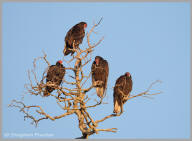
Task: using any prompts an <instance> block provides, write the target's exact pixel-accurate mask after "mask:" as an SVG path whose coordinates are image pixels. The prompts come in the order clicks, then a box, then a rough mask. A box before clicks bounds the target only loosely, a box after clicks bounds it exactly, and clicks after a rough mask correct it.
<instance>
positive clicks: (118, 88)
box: [113, 72, 133, 114]
mask: <svg viewBox="0 0 192 141" xmlns="http://www.w3.org/2000/svg"><path fill="white" fill-rule="evenodd" d="M132 85H133V82H132V78H131V74H130V73H129V72H126V73H125V74H124V75H122V76H120V77H119V78H118V79H117V80H116V83H115V87H114V93H113V102H114V110H113V112H114V113H116V114H118V113H120V110H121V113H123V104H125V102H126V101H127V99H128V97H129V96H130V92H131V90H132Z"/></svg>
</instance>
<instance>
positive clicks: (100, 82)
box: [91, 56, 109, 98]
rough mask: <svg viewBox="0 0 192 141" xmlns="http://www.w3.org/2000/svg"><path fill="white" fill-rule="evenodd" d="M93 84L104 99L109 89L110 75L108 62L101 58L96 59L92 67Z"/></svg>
mask: <svg viewBox="0 0 192 141" xmlns="http://www.w3.org/2000/svg"><path fill="white" fill-rule="evenodd" d="M91 72H92V84H93V85H95V87H96V92H97V95H98V96H99V97H101V98H102V97H103V96H104V93H105V90H106V88H107V80H108V74H109V66H108V62H107V60H104V59H103V58H102V57H100V56H96V57H95V61H94V62H93V64H92V67H91Z"/></svg>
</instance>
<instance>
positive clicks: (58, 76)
mask: <svg viewBox="0 0 192 141" xmlns="http://www.w3.org/2000/svg"><path fill="white" fill-rule="evenodd" d="M64 75H65V67H64V66H63V64H62V61H61V60H59V61H57V62H56V65H52V66H50V67H49V69H48V71H47V76H46V84H54V85H55V86H59V85H60V84H61V82H62V80H63V77H64ZM53 90H55V87H54V86H46V87H45V91H44V96H49V95H50V93H51V92H52V91H53Z"/></svg>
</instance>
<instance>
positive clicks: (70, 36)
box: [63, 22, 87, 56]
mask: <svg viewBox="0 0 192 141" xmlns="http://www.w3.org/2000/svg"><path fill="white" fill-rule="evenodd" d="M86 27H87V23H86V22H80V23H78V24H76V25H75V26H73V27H72V28H71V29H70V30H69V31H68V32H67V34H66V36H65V47H64V50H63V53H64V55H65V56H66V55H68V54H70V53H71V55H73V54H74V52H75V51H74V50H73V49H77V48H79V44H81V43H82V42H83V38H84V36H85V28H86Z"/></svg>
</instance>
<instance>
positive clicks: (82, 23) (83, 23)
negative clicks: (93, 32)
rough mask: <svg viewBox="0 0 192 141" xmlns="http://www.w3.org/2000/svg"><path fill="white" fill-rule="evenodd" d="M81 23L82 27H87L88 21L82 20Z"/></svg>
mask: <svg viewBox="0 0 192 141" xmlns="http://www.w3.org/2000/svg"><path fill="white" fill-rule="evenodd" d="M79 25H80V27H83V28H84V29H85V28H87V23H86V22H80V23H79Z"/></svg>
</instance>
